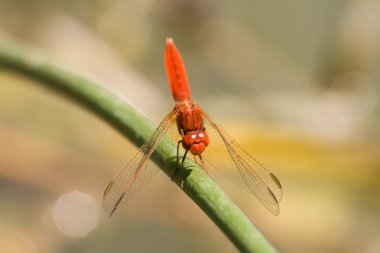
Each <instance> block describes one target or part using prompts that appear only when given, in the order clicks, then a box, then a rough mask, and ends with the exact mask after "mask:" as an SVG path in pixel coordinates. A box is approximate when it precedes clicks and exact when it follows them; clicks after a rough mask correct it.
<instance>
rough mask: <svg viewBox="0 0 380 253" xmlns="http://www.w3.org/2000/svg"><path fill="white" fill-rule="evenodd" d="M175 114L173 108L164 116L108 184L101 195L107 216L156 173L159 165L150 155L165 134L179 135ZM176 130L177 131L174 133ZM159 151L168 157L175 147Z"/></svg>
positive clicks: (175, 110)
mask: <svg viewBox="0 0 380 253" xmlns="http://www.w3.org/2000/svg"><path fill="white" fill-rule="evenodd" d="M177 114H178V110H177V109H176V108H175V109H174V110H173V111H172V112H171V113H169V114H168V115H167V116H166V117H165V118H164V120H163V121H162V122H161V123H160V125H159V126H158V128H157V130H156V131H155V133H154V134H153V135H152V137H150V139H149V140H148V141H147V142H146V143H145V144H144V145H143V146H142V147H141V148H140V150H139V151H138V153H137V154H136V155H135V156H134V157H133V158H132V160H131V161H129V162H128V163H127V164H126V165H125V166H124V167H123V168H121V170H119V172H118V173H117V174H116V175H115V176H114V178H113V179H112V180H111V182H110V183H109V184H108V186H107V188H106V190H105V191H104V195H103V205H104V209H105V211H106V212H107V214H108V215H109V216H111V215H112V214H113V213H114V212H115V211H116V209H117V208H118V207H119V205H120V204H121V203H122V202H124V201H126V200H130V199H131V198H132V197H133V196H134V195H135V194H136V193H138V192H139V191H140V190H141V189H142V188H143V187H144V186H145V185H146V184H147V183H148V182H149V181H150V180H151V179H152V178H153V176H154V175H156V174H157V172H158V171H159V167H158V166H157V165H156V164H155V163H154V162H152V161H151V160H150V157H151V155H152V154H153V152H154V150H155V149H156V147H157V145H158V144H159V143H160V142H161V141H162V140H163V137H164V136H165V134H168V135H170V136H175V134H176V135H178V136H179V134H178V130H177V129H176V128H177V127H176V124H175V122H176V117H177ZM176 131H177V133H175V132H176ZM166 143H167V142H166ZM161 152H165V153H164V156H165V157H170V156H172V155H173V154H175V153H174V152H175V148H174V149H172V148H163V149H161Z"/></svg>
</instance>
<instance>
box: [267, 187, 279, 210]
mask: <svg viewBox="0 0 380 253" xmlns="http://www.w3.org/2000/svg"><path fill="white" fill-rule="evenodd" d="M267 191H268V192H269V194H270V195H271V197H272V199H273V200H274V201H275V203H274V204H275V206H276V207H277V208H274V209H271V208H270V209H269V208H268V209H269V211H270V212H271V213H273V214H274V215H276V216H278V215H279V214H280V207H279V206H278V200H277V198H276V196H275V195H274V194H273V192H272V190H271V189H269V188H268V187H267Z"/></svg>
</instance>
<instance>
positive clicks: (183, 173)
mask: <svg viewBox="0 0 380 253" xmlns="http://www.w3.org/2000/svg"><path fill="white" fill-rule="evenodd" d="M188 152H189V150H188V149H186V151H185V154H184V155H183V157H182V163H181V167H182V184H181V185H182V186H183V181H184V180H185V167H184V166H183V164H184V162H185V159H186V156H187V153H188Z"/></svg>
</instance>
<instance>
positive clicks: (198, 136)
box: [182, 128, 209, 155]
mask: <svg viewBox="0 0 380 253" xmlns="http://www.w3.org/2000/svg"><path fill="white" fill-rule="evenodd" d="M208 143H209V139H208V135H207V133H206V131H205V129H204V128H203V129H202V130H195V131H189V132H186V133H185V134H184V135H183V137H182V146H183V148H184V149H186V150H189V151H190V153H192V154H193V155H200V154H202V152H203V151H204V150H205V149H206V147H207V146H208Z"/></svg>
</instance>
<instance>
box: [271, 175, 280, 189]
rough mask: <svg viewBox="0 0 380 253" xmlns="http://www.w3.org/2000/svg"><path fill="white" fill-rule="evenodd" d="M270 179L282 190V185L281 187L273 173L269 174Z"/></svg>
mask: <svg viewBox="0 0 380 253" xmlns="http://www.w3.org/2000/svg"><path fill="white" fill-rule="evenodd" d="M270 177H271V178H272V179H273V181H274V182H275V183H276V185H277V187H278V188H279V189H281V190H282V185H281V183H280V181H279V180H278V179H277V177H276V176H275V175H274V174H273V173H270Z"/></svg>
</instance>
